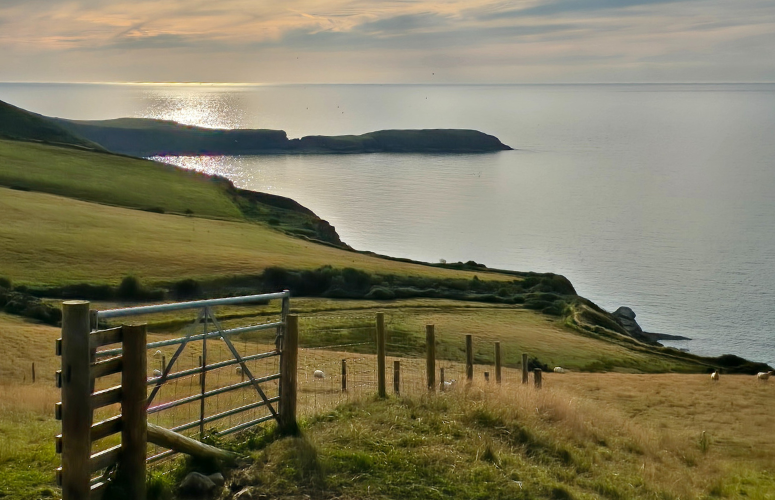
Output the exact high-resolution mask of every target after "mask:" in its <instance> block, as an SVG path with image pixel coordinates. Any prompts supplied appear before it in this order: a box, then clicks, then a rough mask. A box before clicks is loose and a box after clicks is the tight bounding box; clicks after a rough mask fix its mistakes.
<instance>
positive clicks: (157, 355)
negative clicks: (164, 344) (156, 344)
mask: <svg viewBox="0 0 775 500" xmlns="http://www.w3.org/2000/svg"><path fill="white" fill-rule="evenodd" d="M153 357H154V358H160V357H161V351H156V352H155V353H153Z"/></svg>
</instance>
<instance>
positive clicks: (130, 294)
mask: <svg viewBox="0 0 775 500" xmlns="http://www.w3.org/2000/svg"><path fill="white" fill-rule="evenodd" d="M141 293H142V286H140V280H138V279H137V278H135V277H134V276H127V277H126V278H124V279H123V280H121V284H120V285H118V289H117V290H116V296H117V297H118V298H119V299H124V300H132V299H135V298H137V296H138V295H140V294H141Z"/></svg>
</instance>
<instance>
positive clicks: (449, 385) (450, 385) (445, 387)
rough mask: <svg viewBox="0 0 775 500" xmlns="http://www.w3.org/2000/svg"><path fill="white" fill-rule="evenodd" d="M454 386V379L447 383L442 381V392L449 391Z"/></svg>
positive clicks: (455, 381)
mask: <svg viewBox="0 0 775 500" xmlns="http://www.w3.org/2000/svg"><path fill="white" fill-rule="evenodd" d="M456 385H457V380H455V379H454V378H453V379H452V380H450V381H449V382H447V381H446V380H445V381H444V387H442V390H445V391H446V390H449V389H453V388H454V387H455V386H456Z"/></svg>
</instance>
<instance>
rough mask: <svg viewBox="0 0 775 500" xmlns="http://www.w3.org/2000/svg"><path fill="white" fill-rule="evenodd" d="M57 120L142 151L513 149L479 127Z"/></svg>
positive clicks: (131, 151)
mask: <svg viewBox="0 0 775 500" xmlns="http://www.w3.org/2000/svg"><path fill="white" fill-rule="evenodd" d="M55 121H56V123H57V124H58V125H60V126H61V127H62V128H64V129H67V130H68V131H70V132H72V133H74V134H76V135H78V136H80V137H83V138H84V139H87V140H89V141H91V142H94V143H97V144H99V145H101V146H102V147H104V148H105V149H107V150H109V151H112V152H114V153H120V154H126V155H131V156H143V157H147V156H199V155H210V156H217V155H262V154H283V153H286V154H287V153H291V154H294V153H296V154H298V153H308V154H324V153H340V154H341V153H458V154H459V153H489V152H495V151H504V150H510V149H512V148H510V147H509V146H507V145H505V144H503V143H502V142H501V141H500V140H498V138H497V137H494V136H492V135H488V134H485V133H482V132H479V131H476V130H459V129H431V130H380V131H377V132H370V133H368V134H362V135H339V136H324V135H312V136H306V137H302V138H301V139H288V136H287V134H286V133H285V131H283V130H267V129H233V130H224V129H208V128H202V127H195V126H191V125H182V124H180V123H177V122H173V121H163V120H152V119H145V118H119V119H115V120H101V121H74V120H64V119H55Z"/></svg>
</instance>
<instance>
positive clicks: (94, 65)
mask: <svg viewBox="0 0 775 500" xmlns="http://www.w3.org/2000/svg"><path fill="white" fill-rule="evenodd" d="M0 24H2V29H0V80H2V79H11V80H20V79H25V78H32V77H31V76H27V77H25V76H24V75H51V76H50V78H52V79H59V80H61V79H73V80H82V79H83V71H82V69H78V68H89V74H93V73H94V74H98V73H99V72H100V71H104V73H105V75H111V76H110V77H111V78H115V76H114V75H125V76H123V77H122V78H125V79H128V80H136V79H137V77H136V76H134V75H133V74H132V71H133V69H132V68H141V67H142V68H143V71H144V73H143V74H152V73H153V71H159V69H158V68H163V75H164V79H166V80H170V79H174V75H175V74H180V75H181V76H180V78H181V79H186V80H191V79H196V76H195V74H196V71H200V72H202V75H203V76H202V77H201V78H206V77H207V75H209V74H211V73H207V72H206V68H212V67H218V68H219V72H218V75H219V78H220V79H223V80H230V79H239V78H242V77H243V75H246V74H248V73H247V72H246V70H245V68H246V67H248V65H251V66H252V65H258V64H260V68H261V70H260V71H257V72H256V73H255V74H258V75H260V76H259V77H257V78H259V79H260V81H315V80H316V79H317V78H319V75H320V74H321V73H320V72H321V68H328V69H327V71H328V72H329V73H330V74H332V75H335V74H337V73H336V72H338V74H341V75H347V76H346V78H352V79H355V81H361V80H359V79H358V76H357V75H359V74H360V75H364V76H363V80H369V79H374V78H388V79H390V80H391V81H393V80H394V79H401V78H411V76H406V75H411V74H413V73H412V69H413V68H426V67H427V66H428V64H429V62H431V64H438V65H444V66H445V67H447V68H449V72H447V74H450V75H451V74H453V73H454V76H450V77H449V78H450V79H451V80H450V81H481V80H482V79H486V78H489V77H490V76H489V75H496V74H497V75H498V76H497V78H498V79H499V80H498V81H503V80H509V78H511V80H512V81H532V80H535V79H539V78H541V79H545V78H547V76H546V75H550V77H551V78H553V79H557V80H558V81H565V80H566V79H572V78H575V75H578V74H579V72H578V68H579V67H580V66H583V65H584V64H588V65H589V67H590V68H592V67H594V74H595V75H598V74H599V75H601V79H605V78H604V77H605V75H606V74H607V75H609V77H610V78H612V79H613V78H618V77H619V75H623V74H638V75H642V74H647V73H648V72H649V71H651V70H652V69H653V68H656V67H657V66H659V65H663V66H664V67H663V68H662V69H660V70H659V71H657V72H658V73H659V74H660V75H669V74H676V75H679V74H680V75H681V79H685V75H686V71H681V72H680V73H679V72H676V71H675V68H676V67H677V65H679V64H680V61H686V62H687V63H686V65H687V66H690V64H689V62H690V60H691V61H693V62H692V64H691V65H695V64H694V63H695V62H696V63H697V64H696V65H700V66H703V67H705V68H715V69H714V71H717V72H718V73H719V74H723V73H724V71H725V69H724V68H729V69H728V71H729V73H730V74H733V75H734V77H731V78H728V79H738V80H739V79H745V78H747V77H746V75H753V76H751V77H750V78H754V77H756V78H760V75H762V74H772V75H773V79H775V61H773V60H767V58H766V57H764V56H763V54H768V53H769V54H772V53H773V52H774V51H775V41H774V40H773V38H772V37H771V36H768V33H772V32H775V5H774V4H773V3H772V2H771V0H746V1H745V2H729V1H728V0H524V1H520V2H513V1H505V0H444V1H442V2H438V1H433V2H431V1H425V0H413V1H401V0H382V1H379V2H373V1H370V2H367V1H365V0H328V1H326V2H319V1H316V0H285V1H284V2H282V3H275V2H271V3H270V2H255V1H254V0H220V1H219V2H217V3H215V2H212V1H211V0H207V1H205V0H155V1H151V0H131V1H130V0H68V1H61V0H0ZM732 53H734V57H733V56H729V54H732ZM307 54H309V55H313V56H314V59H315V63H312V62H310V58H307V62H305V63H301V62H298V63H295V62H294V61H296V60H297V59H296V58H297V57H300V56H301V59H300V61H301V60H304V56H305V55H307ZM732 60H734V65H732V64H731V63H730V61H732ZM51 61H56V62H57V64H54V65H52V64H51ZM60 62H61V64H59V63H60ZM184 62H185V70H182V69H181V68H183V66H184ZM165 63H166V65H167V66H163V64H165ZM488 65H489V66H488ZM696 65H695V66H696ZM714 65H715V66H714ZM537 66H540V67H541V68H546V70H545V71H544V70H542V72H533V73H531V71H532V70H533V69H534V68H535V67H537ZM55 67H56V69H54V68H55ZM483 67H488V68H489V69H490V71H489V72H486V71H483V70H482V68H483ZM745 67H750V68H751V70H750V71H748V72H746V71H744V70H741V68H745ZM151 68H152V69H151ZM331 68H333V69H331ZM526 68H528V69H526ZM137 71H139V70H137ZM590 71H592V70H590ZM687 71H688V70H687ZM176 72H177V73H176ZM671 72H673V73H671ZM425 73H428V74H431V72H425ZM425 73H423V74H425ZM183 75H185V78H184V76H183ZM192 75H194V76H192ZM386 75H387V76H386ZM393 75H395V76H393ZM508 75H512V76H511V77H509V76H508ZM698 75H700V76H702V77H703V78H704V77H705V76H704V75H706V73H702V74H700V73H698ZM756 75H758V76H756ZM36 78H41V77H40V76H36ZM106 78H108V77H107V76H105V77H97V79H102V80H104V79H106ZM146 78H150V77H146ZM160 78H161V77H160ZM331 78H335V76H332V77H331ZM342 78H345V76H342ZM493 78H495V77H494V76H493ZM664 78H669V76H665V77H664ZM722 79H723V78H722ZM340 81H341V80H340ZM408 81H411V80H408Z"/></svg>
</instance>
